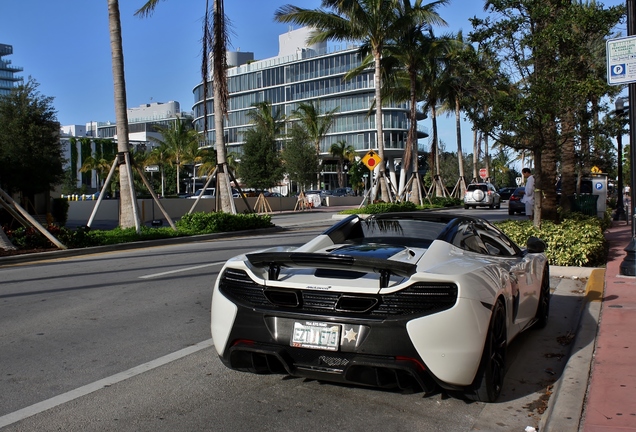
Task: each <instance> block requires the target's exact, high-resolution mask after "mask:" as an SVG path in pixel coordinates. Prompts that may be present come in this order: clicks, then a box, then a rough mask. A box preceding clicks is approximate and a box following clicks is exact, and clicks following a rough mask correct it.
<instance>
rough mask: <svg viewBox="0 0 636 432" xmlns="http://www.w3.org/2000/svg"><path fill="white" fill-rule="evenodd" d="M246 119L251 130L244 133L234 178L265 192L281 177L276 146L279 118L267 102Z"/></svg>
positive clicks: (278, 135)
mask: <svg viewBox="0 0 636 432" xmlns="http://www.w3.org/2000/svg"><path fill="white" fill-rule="evenodd" d="M248 115H249V116H250V118H251V121H252V124H253V125H254V127H252V128H249V129H248V130H247V131H246V132H245V144H244V145H243V155H242V156H241V164H240V165H239V167H238V174H239V177H240V178H241V179H242V180H243V183H245V185H246V186H247V187H249V188H254V189H269V188H271V187H273V186H275V185H277V184H278V182H279V181H280V180H281V179H282V178H283V174H284V170H283V162H282V160H281V158H280V154H279V152H278V148H277V142H276V140H277V138H279V137H280V136H281V131H282V128H283V126H284V122H283V118H282V116H283V114H282V113H281V112H280V110H277V109H276V110H275V109H274V108H272V106H271V105H270V104H269V103H268V102H262V103H259V104H256V105H255V110H254V111H250V113H249V114H248Z"/></svg>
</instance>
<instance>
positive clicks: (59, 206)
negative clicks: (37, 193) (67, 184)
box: [51, 198, 70, 226]
mask: <svg viewBox="0 0 636 432" xmlns="http://www.w3.org/2000/svg"><path fill="white" fill-rule="evenodd" d="M69 205H70V204H69V203H68V200H67V199H66V198H53V200H52V201H51V215H52V216H53V219H55V222H57V223H58V224H59V225H60V226H64V225H66V221H67V220H68V208H69Z"/></svg>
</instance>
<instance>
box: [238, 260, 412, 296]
mask: <svg viewBox="0 0 636 432" xmlns="http://www.w3.org/2000/svg"><path fill="white" fill-rule="evenodd" d="M246 257H247V259H248V261H249V262H250V263H251V264H252V265H253V266H255V267H268V277H269V280H278V275H279V274H280V269H281V267H288V268H316V269H329V270H349V271H360V272H367V273H369V272H373V273H379V275H380V288H386V287H387V286H389V279H390V277H391V275H397V276H403V277H409V276H411V275H413V274H414V273H415V270H416V266H415V264H410V263H405V262H400V261H391V260H386V259H380V258H369V257H359V256H352V255H339V254H325V253H306V252H261V253H252V254H247V255H246Z"/></svg>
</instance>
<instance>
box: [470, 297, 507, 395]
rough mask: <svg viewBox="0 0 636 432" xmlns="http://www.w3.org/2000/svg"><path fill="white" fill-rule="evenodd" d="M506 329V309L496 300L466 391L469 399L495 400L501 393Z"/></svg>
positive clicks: (504, 362) (504, 366)
mask: <svg viewBox="0 0 636 432" xmlns="http://www.w3.org/2000/svg"><path fill="white" fill-rule="evenodd" d="M507 334H508V332H507V329H506V309H505V308H504V305H503V303H502V302H501V301H497V302H496V303H495V306H494V308H493V311H492V315H491V317H490V325H489V326H488V335H487V336H486V344H485V345H484V352H483V354H482V357H481V363H480V365H479V369H478V370H477V376H476V377H475V381H474V382H473V384H472V386H471V389H470V390H469V391H468V392H467V393H466V397H467V398H468V399H470V400H475V401H480V402H495V401H496V400H497V398H498V397H499V395H500V394H501V388H502V387H503V380H504V375H505V372H506V351H507V348H508V336H507Z"/></svg>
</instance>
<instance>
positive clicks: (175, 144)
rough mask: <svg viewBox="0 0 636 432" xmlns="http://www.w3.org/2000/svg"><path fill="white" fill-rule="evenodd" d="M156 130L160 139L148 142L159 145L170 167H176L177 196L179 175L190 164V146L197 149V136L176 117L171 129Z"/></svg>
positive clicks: (154, 138) (158, 127) (179, 188)
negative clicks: (182, 168)
mask: <svg viewBox="0 0 636 432" xmlns="http://www.w3.org/2000/svg"><path fill="white" fill-rule="evenodd" d="M157 129H158V131H159V133H160V134H161V138H156V137H150V140H151V141H153V142H155V143H157V144H159V147H160V148H161V149H162V150H161V151H162V152H165V153H166V154H167V155H168V157H169V159H168V160H169V163H170V165H176V167H177V194H179V193H180V192H181V185H180V179H179V173H180V171H181V167H183V166H184V165H186V164H188V163H191V162H192V150H191V146H193V145H195V146H197V147H198V145H199V139H200V138H199V134H198V133H197V131H195V130H194V129H193V128H192V127H190V126H189V125H188V123H186V122H183V121H181V118H180V117H178V116H177V118H176V120H175V122H174V123H173V124H172V126H171V127H165V126H164V127H162V126H157Z"/></svg>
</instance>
